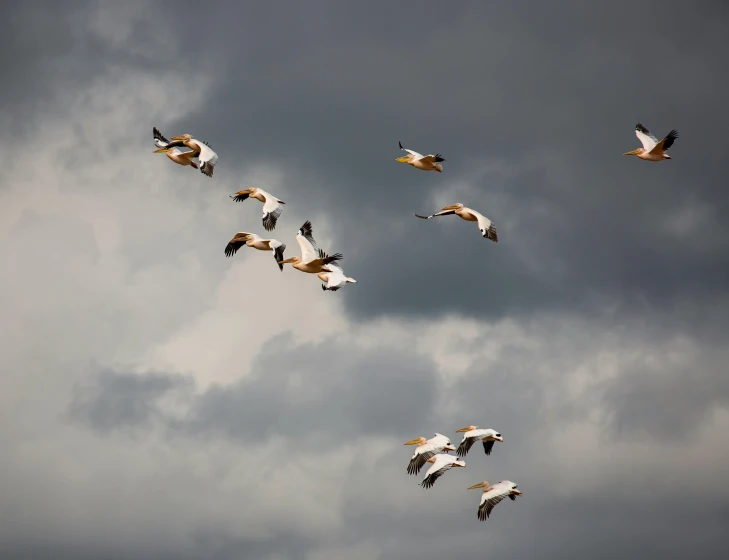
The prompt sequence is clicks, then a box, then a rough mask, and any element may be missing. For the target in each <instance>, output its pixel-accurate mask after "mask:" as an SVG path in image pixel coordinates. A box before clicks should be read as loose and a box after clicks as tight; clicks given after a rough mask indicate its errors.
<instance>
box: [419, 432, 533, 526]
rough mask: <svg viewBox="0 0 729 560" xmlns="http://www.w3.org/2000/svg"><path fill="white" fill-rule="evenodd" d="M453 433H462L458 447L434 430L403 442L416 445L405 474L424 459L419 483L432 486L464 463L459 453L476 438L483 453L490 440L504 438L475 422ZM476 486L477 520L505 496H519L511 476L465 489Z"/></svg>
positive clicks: (421, 464)
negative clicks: (478, 493)
mask: <svg viewBox="0 0 729 560" xmlns="http://www.w3.org/2000/svg"><path fill="white" fill-rule="evenodd" d="M456 433H462V434H463V439H462V440H461V444H460V445H459V446H458V449H456V448H455V447H453V445H452V444H451V440H450V439H448V437H447V436H444V435H443V434H438V433H436V434H435V435H434V436H433V437H432V438H430V439H425V438H424V437H419V438H418V439H414V440H412V441H409V442H407V443H406V444H405V445H417V446H418V447H417V449H416V450H415V453H414V454H413V456H412V457H411V458H410V463H408V468H407V471H408V474H418V472H420V469H422V468H423V466H424V465H425V463H431V466H430V468H429V469H428V470H427V471H426V473H425V477H424V478H423V481H422V482H421V483H420V486H422V487H423V488H432V487H433V484H435V481H436V480H438V479H439V478H440V477H441V476H443V475H444V474H445V473H446V472H447V471H449V470H451V469H452V468H453V467H465V466H466V462H465V461H464V460H463V459H462V457H465V456H466V454H467V453H468V451H469V450H470V449H471V447H472V446H473V444H474V443H476V442H477V441H480V442H482V443H483V450H484V451H485V452H486V455H491V449H492V448H493V447H494V443H496V442H497V441H501V442H503V441H504V438H503V437H502V436H501V434H500V433H499V432H497V431H496V430H491V429H479V427H478V426H468V427H467V428H461V429H460V430H456ZM448 451H455V452H456V455H457V456H453V455H449V454H448ZM476 488H481V489H482V490H483V493H482V494H481V503H480V504H479V506H478V518H479V520H481V521H486V519H487V518H488V517H489V516H490V515H491V510H493V509H494V508H495V507H496V504H498V503H499V502H501V500H503V499H504V498H507V497H508V498H511V500H512V501H513V500H516V497H517V496H521V494H522V493H521V490H518V485H517V484H514V483H513V482H511V480H502V481H501V482H497V483H496V484H491V483H490V482H489V481H488V480H484V481H483V482H479V483H478V484H474V485H473V486H469V488H468V489H469V490H475V489H476Z"/></svg>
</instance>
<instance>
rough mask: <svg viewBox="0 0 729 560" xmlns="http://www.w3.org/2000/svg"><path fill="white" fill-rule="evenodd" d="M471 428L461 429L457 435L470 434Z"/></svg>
mask: <svg viewBox="0 0 729 560" xmlns="http://www.w3.org/2000/svg"><path fill="white" fill-rule="evenodd" d="M470 431H471V428H470V427H469V428H461V429H460V430H456V433H457V434H462V433H463V432H470Z"/></svg>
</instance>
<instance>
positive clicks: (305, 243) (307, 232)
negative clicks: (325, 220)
mask: <svg viewBox="0 0 729 560" xmlns="http://www.w3.org/2000/svg"><path fill="white" fill-rule="evenodd" d="M296 241H297V242H298V243H299V247H301V257H291V258H290V259H286V260H285V261H280V263H281V264H286V263H291V266H293V267H294V268H295V269H296V270H300V271H301V272H307V273H309V274H317V275H319V274H322V273H325V272H335V270H334V269H332V268H331V267H330V264H331V263H333V262H336V261H338V260H341V259H342V254H341V253H335V254H333V255H327V254H326V253H325V252H324V251H322V250H321V249H319V248H318V247H317V246H316V241H314V231H313V230H312V228H311V222H310V221H309V220H306V221H305V222H304V225H303V226H301V229H299V232H298V233H297V234H296ZM340 270H341V269H340ZM319 278H320V279H321V280H322V281H324V278H322V277H321V276H319Z"/></svg>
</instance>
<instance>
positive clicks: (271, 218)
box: [230, 187, 286, 231]
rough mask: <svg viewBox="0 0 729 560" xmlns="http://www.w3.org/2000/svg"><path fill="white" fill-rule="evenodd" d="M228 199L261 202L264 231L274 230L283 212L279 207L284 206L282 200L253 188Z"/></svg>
mask: <svg viewBox="0 0 729 560" xmlns="http://www.w3.org/2000/svg"><path fill="white" fill-rule="evenodd" d="M230 198H232V199H233V200H235V201H236V202H243V201H244V200H245V199H246V198H255V199H256V200H260V201H261V202H263V227H264V228H266V231H273V230H274V229H275V228H276V222H277V221H278V217H279V216H280V215H281V212H282V211H283V208H281V206H280V205H281V204H286V203H285V202H284V201H283V200H279V199H278V198H276V197H275V196H273V195H272V194H271V193H268V192H266V191H264V190H263V189H258V188H255V187H254V188H252V189H243V190H242V191H238V192H237V193H235V196H231V197H230Z"/></svg>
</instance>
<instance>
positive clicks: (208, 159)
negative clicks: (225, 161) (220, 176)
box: [167, 134, 218, 177]
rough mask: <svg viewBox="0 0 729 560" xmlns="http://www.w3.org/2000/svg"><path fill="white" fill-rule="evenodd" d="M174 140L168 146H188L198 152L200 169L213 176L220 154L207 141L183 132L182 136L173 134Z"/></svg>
mask: <svg viewBox="0 0 729 560" xmlns="http://www.w3.org/2000/svg"><path fill="white" fill-rule="evenodd" d="M172 140H174V142H170V143H169V144H168V145H167V147H168V148H171V147H173V146H187V147H188V148H190V149H191V150H192V151H193V152H197V153H198V154H199V155H198V156H197V159H198V161H199V162H200V171H201V172H202V173H203V174H205V175H207V176H208V177H212V176H213V171H214V170H215V164H216V163H218V154H216V153H215V152H214V151H213V150H212V149H211V148H210V146H209V145H208V144H207V142H202V141H200V140H195V139H194V138H193V137H192V136H190V135H189V134H183V135H182V136H173V137H172Z"/></svg>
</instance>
